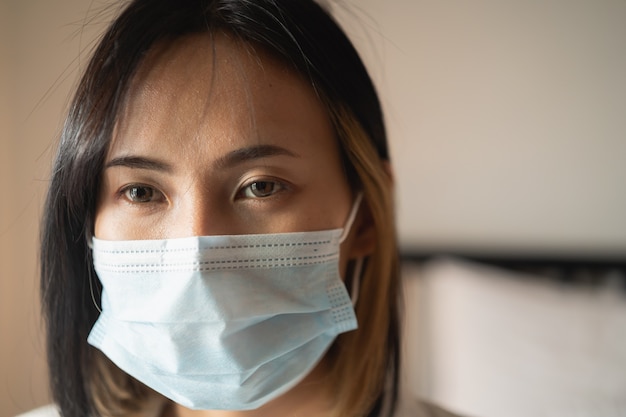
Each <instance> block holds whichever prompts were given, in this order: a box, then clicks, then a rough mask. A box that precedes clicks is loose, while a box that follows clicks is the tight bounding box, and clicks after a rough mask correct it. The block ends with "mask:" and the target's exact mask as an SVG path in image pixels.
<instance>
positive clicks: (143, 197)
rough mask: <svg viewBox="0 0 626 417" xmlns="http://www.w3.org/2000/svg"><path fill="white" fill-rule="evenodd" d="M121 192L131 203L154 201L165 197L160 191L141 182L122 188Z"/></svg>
mask: <svg viewBox="0 0 626 417" xmlns="http://www.w3.org/2000/svg"><path fill="white" fill-rule="evenodd" d="M120 194H121V195H122V196H123V197H124V198H125V199H126V200H128V201H129V202H131V203H152V202H158V201H161V200H163V198H164V197H163V194H161V192H160V191H158V190H156V189H154V188H153V187H150V186H148V185H141V184H133V185H129V186H127V187H125V188H123V189H122V190H120Z"/></svg>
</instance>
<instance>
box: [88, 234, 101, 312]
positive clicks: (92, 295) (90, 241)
mask: <svg viewBox="0 0 626 417" xmlns="http://www.w3.org/2000/svg"><path fill="white" fill-rule="evenodd" d="M87 246H88V247H89V249H91V252H92V255H91V257H92V259H93V238H92V239H87ZM88 279H89V293H90V294H91V301H92V302H93V305H94V307H96V310H98V312H100V314H102V309H101V308H100V306H99V305H98V302H97V301H96V295H95V294H94V288H93V279H94V277H93V274H92V273H91V271H89V277H88Z"/></svg>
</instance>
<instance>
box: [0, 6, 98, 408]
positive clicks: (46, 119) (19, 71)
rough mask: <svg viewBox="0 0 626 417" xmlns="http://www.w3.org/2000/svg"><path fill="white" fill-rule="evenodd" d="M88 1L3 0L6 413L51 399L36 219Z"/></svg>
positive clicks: (1, 245) (0, 334)
mask: <svg viewBox="0 0 626 417" xmlns="http://www.w3.org/2000/svg"><path fill="white" fill-rule="evenodd" d="M90 3H91V2H89V1H84V0H55V1H47V0H28V1H22V0H2V1H0V92H1V94H0V190H1V194H0V195H1V197H0V314H1V316H0V320H1V321H0V417H5V416H13V415H15V414H16V413H18V412H22V411H26V410H28V409H30V408H33V407H34V406H36V405H40V404H45V403H46V402H48V401H49V399H48V390H47V377H46V373H45V365H44V357H45V351H44V341H43V339H44V336H43V333H42V325H41V321H40V318H39V304H38V292H37V289H38V276H37V274H38V272H37V243H36V242H37V236H38V233H39V227H38V222H39V217H40V215H41V204H42V200H43V195H44V193H45V188H46V183H47V179H48V176H49V173H48V171H49V164H50V161H51V159H52V155H53V152H54V151H53V148H54V144H55V142H56V137H57V133H58V131H59V128H60V125H61V122H62V114H63V112H64V109H65V106H66V103H67V97H68V92H69V90H70V87H71V85H72V83H73V82H74V76H75V74H76V69H77V66H78V61H77V57H78V56H79V50H80V48H81V46H80V45H81V44H82V45H83V46H85V44H86V43H87V42H88V39H89V38H90V37H93V31H92V30H85V31H83V33H82V34H81V30H80V29H81V25H82V21H83V17H84V15H85V11H86V10H87V7H88V6H89V4H90ZM81 35H82V36H81Z"/></svg>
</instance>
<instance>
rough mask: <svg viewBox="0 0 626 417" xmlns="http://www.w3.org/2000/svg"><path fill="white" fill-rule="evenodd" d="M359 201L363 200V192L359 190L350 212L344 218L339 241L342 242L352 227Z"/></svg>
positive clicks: (359, 204)
mask: <svg viewBox="0 0 626 417" xmlns="http://www.w3.org/2000/svg"><path fill="white" fill-rule="evenodd" d="M361 201H363V192H361V191H359V193H358V194H357V195H356V198H355V199H354V204H352V209H351V210H350V214H349V215H348V219H347V220H346V223H345V225H344V226H343V232H342V233H341V236H340V237H339V243H340V244H341V243H343V241H344V240H346V238H347V237H348V235H349V234H350V229H351V228H352V223H354V219H356V215H357V214H358V213H359V208H360V207H361Z"/></svg>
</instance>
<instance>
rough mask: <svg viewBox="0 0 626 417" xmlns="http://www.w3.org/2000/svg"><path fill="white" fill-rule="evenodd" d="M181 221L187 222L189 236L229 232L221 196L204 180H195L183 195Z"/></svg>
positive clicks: (186, 232)
mask: <svg viewBox="0 0 626 417" xmlns="http://www.w3.org/2000/svg"><path fill="white" fill-rule="evenodd" d="M182 200H183V202H182V204H181V212H180V213H179V215H180V216H182V217H183V218H182V219H181V220H183V221H181V222H180V223H182V224H186V229H187V230H186V231H185V234H187V235H188V236H211V235H221V234H228V232H227V230H226V228H227V227H225V225H227V224H228V221H227V220H226V219H225V210H224V209H223V207H221V206H222V204H220V201H219V196H218V195H215V194H214V193H212V192H211V189H210V188H207V187H206V185H204V184H203V182H202V181H199V180H197V179H196V180H194V181H192V182H191V185H190V186H189V187H188V188H187V190H186V191H185V192H184V194H183V195H182Z"/></svg>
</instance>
